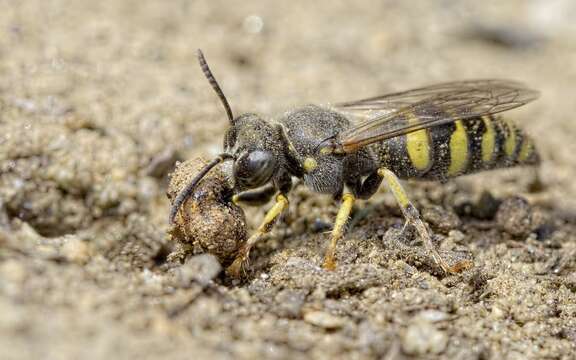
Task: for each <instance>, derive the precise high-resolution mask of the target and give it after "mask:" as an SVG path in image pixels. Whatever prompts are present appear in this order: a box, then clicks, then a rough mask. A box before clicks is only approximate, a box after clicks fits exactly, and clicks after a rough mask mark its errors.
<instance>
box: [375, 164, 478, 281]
mask: <svg viewBox="0 0 576 360" xmlns="http://www.w3.org/2000/svg"><path fill="white" fill-rule="evenodd" d="M378 175H380V176H381V177H383V178H384V180H386V183H387V184H388V187H389V188H390V191H391V192H392V194H393V195H394V197H395V198H396V201H397V202H398V205H400V209H401V210H402V214H403V215H404V217H405V218H406V221H407V222H409V223H410V224H412V225H414V227H415V228H416V231H418V234H419V235H420V238H422V241H423V242H424V246H425V247H426V249H427V250H428V252H430V254H432V257H433V258H434V261H435V262H436V264H438V266H440V268H442V270H443V271H444V272H445V273H454V272H459V271H462V270H464V269H465V268H468V267H469V266H470V264H468V262H466V264H463V263H458V264H455V265H454V266H453V267H451V266H449V265H448V264H447V263H446V261H445V260H444V259H443V258H442V257H441V256H440V254H439V253H438V251H437V250H436V248H435V247H434V244H432V239H431V238H430V234H429V233H428V230H427V229H426V226H425V225H424V223H423V222H422V220H421V219H420V214H419V213H418V210H417V209H416V207H414V205H412V203H411V202H410V199H408V195H406V192H405V191H404V188H402V185H401V184H400V181H399V180H398V178H397V177H396V175H395V174H394V173H393V172H392V171H390V170H388V169H385V168H382V169H379V170H378Z"/></svg>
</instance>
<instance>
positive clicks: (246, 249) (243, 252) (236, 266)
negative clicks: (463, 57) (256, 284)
mask: <svg viewBox="0 0 576 360" xmlns="http://www.w3.org/2000/svg"><path fill="white" fill-rule="evenodd" d="M287 207H288V199H287V198H286V196H284V195H282V194H279V195H278V196H276V203H275V204H274V206H272V208H271V209H270V210H268V212H267V213H266V216H265V217H264V221H262V224H261V225H260V226H259V227H258V229H257V230H256V233H254V234H253V235H252V236H250V238H249V239H248V241H246V243H245V244H244V245H243V246H242V247H241V248H240V250H239V251H238V255H236V258H235V259H234V262H233V263H232V265H230V266H229V267H228V269H227V270H226V272H227V273H228V274H230V275H232V276H235V277H238V276H239V275H240V271H241V270H242V267H243V266H244V264H246V262H247V261H248V257H249V256H250V249H251V248H252V246H254V244H256V243H257V242H258V241H259V240H260V239H261V238H262V236H264V235H265V234H267V233H269V232H270V230H272V227H273V226H274V223H275V222H276V220H277V219H278V218H279V217H280V215H281V214H282V212H284V210H285V209H286V208H287Z"/></svg>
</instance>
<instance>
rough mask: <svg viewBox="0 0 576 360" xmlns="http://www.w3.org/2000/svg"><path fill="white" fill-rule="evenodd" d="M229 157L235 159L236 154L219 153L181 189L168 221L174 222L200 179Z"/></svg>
mask: <svg viewBox="0 0 576 360" xmlns="http://www.w3.org/2000/svg"><path fill="white" fill-rule="evenodd" d="M229 159H234V156H232V155H230V154H226V153H223V154H220V155H218V156H217V157H216V158H215V159H214V160H212V161H210V162H209V163H208V164H206V165H205V166H204V167H203V168H202V170H200V172H199V173H198V174H197V175H196V176H195V177H194V179H192V181H190V182H189V183H188V184H187V185H186V186H185V187H184V188H183V189H182V190H180V192H179V193H178V196H176V198H175V199H174V202H173V203H172V208H170V216H169V218H168V223H170V224H172V223H174V219H175V218H176V214H178V211H179V210H180V207H181V206H182V204H184V202H185V201H186V200H188V198H189V197H190V196H191V195H192V193H193V192H194V189H196V186H198V184H199V183H200V180H202V179H203V178H204V176H206V174H208V172H209V171H210V170H212V168H213V167H214V166H216V165H218V164H220V163H221V162H222V161H224V160H229Z"/></svg>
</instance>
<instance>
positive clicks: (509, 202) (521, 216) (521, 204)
mask: <svg viewBox="0 0 576 360" xmlns="http://www.w3.org/2000/svg"><path fill="white" fill-rule="evenodd" d="M496 222H497V223H498V226H500V228H501V229H502V230H504V231H506V232H507V233H509V234H510V235H513V236H526V235H528V234H529V233H530V232H531V231H532V208H531V207H530V204H529V203H528V201H527V200H526V199H524V198H522V197H519V196H513V197H509V198H507V199H506V200H504V202H502V204H501V205H500V207H499V208H498V212H497V213H496Z"/></svg>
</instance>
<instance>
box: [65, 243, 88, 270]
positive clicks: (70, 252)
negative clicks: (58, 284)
mask: <svg viewBox="0 0 576 360" xmlns="http://www.w3.org/2000/svg"><path fill="white" fill-rule="evenodd" d="M91 253H92V251H91V248H90V245H88V243H86V242H85V241H82V240H80V239H77V238H72V239H69V240H68V241H66V243H65V244H64V246H62V255H64V257H65V258H66V259H67V260H68V261H71V262H75V263H77V264H85V263H87V262H88V260H90V256H91Z"/></svg>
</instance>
